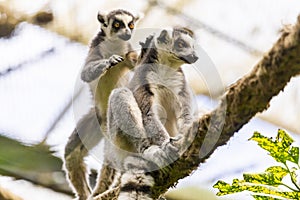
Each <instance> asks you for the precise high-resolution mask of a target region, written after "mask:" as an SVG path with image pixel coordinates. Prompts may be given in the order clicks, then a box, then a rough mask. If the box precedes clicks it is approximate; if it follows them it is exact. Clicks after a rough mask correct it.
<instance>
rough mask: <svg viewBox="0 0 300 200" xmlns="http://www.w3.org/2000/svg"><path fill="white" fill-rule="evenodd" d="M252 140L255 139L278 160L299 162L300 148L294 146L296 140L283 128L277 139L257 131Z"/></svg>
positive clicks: (284, 162) (279, 131)
mask: <svg viewBox="0 0 300 200" xmlns="http://www.w3.org/2000/svg"><path fill="white" fill-rule="evenodd" d="M250 140H254V141H256V142H257V143H258V145H259V146H260V147H261V148H263V149H265V150H266V151H268V152H269V153H270V155H271V156H272V157H273V158H274V159H275V160H276V161H277V162H281V163H283V164H286V161H291V162H293V163H296V164H298V162H299V148H298V147H292V146H291V144H292V143H293V142H294V140H293V139H292V138H291V137H290V136H289V135H288V134H287V133H286V132H285V131H283V130H278V134H277V137H276V139H275V141H273V140H272V139H271V138H267V137H265V136H263V135H261V134H260V133H259V132H255V133H254V134H253V136H252V137H251V138H250Z"/></svg>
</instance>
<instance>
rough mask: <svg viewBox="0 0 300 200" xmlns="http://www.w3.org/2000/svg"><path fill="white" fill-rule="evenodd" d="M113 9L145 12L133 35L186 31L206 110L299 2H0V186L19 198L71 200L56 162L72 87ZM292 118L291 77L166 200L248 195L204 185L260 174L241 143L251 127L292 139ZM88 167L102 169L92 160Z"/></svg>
mask: <svg viewBox="0 0 300 200" xmlns="http://www.w3.org/2000/svg"><path fill="white" fill-rule="evenodd" d="M117 8H122V9H126V10H129V11H131V12H133V13H144V15H145V16H144V18H143V19H142V20H141V21H140V22H139V24H138V26H137V28H139V29H142V28H170V27H172V26H174V25H183V26H187V27H189V28H191V29H192V30H194V32H195V35H196V38H197V44H198V45H200V47H201V48H202V50H203V52H204V53H205V54H206V57H207V58H209V59H208V60H207V61H206V62H204V61H201V59H200V60H199V61H198V62H199V66H201V70H198V71H197V69H193V68H190V69H188V67H186V66H185V67H184V72H185V73H186V75H187V78H188V81H189V83H190V86H191V87H192V88H193V91H194V93H195V95H196V100H197V105H198V107H199V111H200V112H201V113H204V112H208V111H209V110H211V109H213V108H214V107H215V106H216V105H217V102H218V97H219V96H220V95H222V93H223V91H224V88H226V87H227V86H229V85H230V84H232V83H234V82H235V81H236V80H238V79H239V78H240V77H241V76H243V75H245V74H246V73H248V72H249V71H250V70H251V69H252V67H253V66H254V65H255V64H256V63H257V62H258V61H259V59H260V58H261V57H262V56H263V54H264V53H266V52H268V50H269V49H270V48H271V47H272V45H273V44H274V42H275V41H276V40H277V38H278V37H279V36H280V32H281V30H282V28H283V27H284V26H285V25H288V24H294V23H295V22H296V19H297V15H299V14H300V1H298V0H290V1H284V0H264V1H260V0H252V1H246V0H226V1H222V0H176V1H171V0H138V1H136V0H122V1H121V0H110V1H108V0H107V1H103V0H87V1H83V0H64V1H61V0H35V1H30V0H0V174H1V175H2V176H0V190H1V188H3V189H8V190H10V191H11V192H12V193H14V194H16V195H18V196H20V197H22V199H25V200H26V199H30V200H34V199H41V198H42V197H45V196H47V198H48V199H53V200H56V199H61V200H68V199H72V196H71V192H70V188H69V187H68V185H67V183H66V180H65V178H64V174H63V172H62V170H61V169H62V160H61V158H62V155H63V149H64V145H65V144H66V141H67V138H68V136H69V135H70V134H71V132H72V130H73V129H74V127H75V123H76V120H77V118H76V116H74V112H73V107H72V103H73V101H74V102H77V103H79V104H81V103H82V104H83V103H86V101H89V99H88V90H87V88H86V86H85V85H84V84H82V86H81V87H75V85H76V81H77V80H78V75H79V74H80V71H81V67H82V65H83V62H84V59H85V57H86V55H87V51H88V44H89V42H90V41H91V39H92V38H93V37H94V36H95V34H96V33H97V32H98V31H99V23H98V21H97V19H96V16H97V12H98V10H102V11H111V10H113V9H117ZM201 62H202V65H201ZM203 63H204V64H203ZM193 70H196V71H197V72H198V73H195V71H193ZM81 112H82V113H84V112H85V110H83V111H81ZM77 115H78V114H77ZM77 117H78V116H77ZM299 121H300V78H299V77H296V78H293V79H292V80H291V82H290V83H289V84H288V85H287V87H286V88H285V89H284V91H282V92H281V93H280V94H279V95H278V96H277V97H276V98H273V100H272V101H271V103H270V108H269V109H268V110H267V111H265V112H263V113H261V114H258V115H257V116H256V117H255V118H254V119H253V120H251V121H250V123H248V124H247V125H246V126H244V127H243V128H242V129H241V130H240V131H239V133H237V134H236V136H235V137H234V138H233V139H232V140H230V142H229V143H228V145H226V146H223V147H221V148H219V149H218V150H217V151H216V153H215V154H214V155H213V156H212V157H211V158H210V159H209V160H208V161H207V162H206V163H205V164H203V165H201V166H200V167H199V169H198V170H196V171H195V172H194V173H193V174H192V175H191V176H190V177H187V178H185V179H183V180H181V181H180V182H179V184H178V186H177V187H176V188H175V189H172V191H170V194H169V199H186V200H192V199H251V197H250V195H249V194H246V193H245V194H239V195H234V196H228V197H216V196H215V192H216V191H215V190H213V188H212V185H213V184H214V183H215V182H216V181H217V180H219V179H223V180H226V181H231V180H232V178H233V177H240V176H241V175H242V172H258V171H262V170H264V169H265V168H266V167H267V166H269V165H270V164H272V163H273V161H272V160H271V159H269V158H268V157H267V154H266V153H265V152H264V151H262V150H260V149H259V148H258V147H257V146H256V145H255V144H253V143H252V142H249V141H247V140H248V138H250V137H251V136H252V134H253V132H254V131H260V132H261V133H263V134H265V135H267V136H275V135H276V133H277V129H278V128H282V129H285V130H287V131H288V132H289V133H290V134H292V136H293V137H294V138H295V139H296V140H297V141H298V142H300V138H299V137H298V134H300V124H299ZM87 163H88V164H89V166H90V167H91V168H98V167H99V166H100V164H99V163H98V162H97V160H96V159H95V158H93V157H90V158H88V159H87ZM181 195H189V196H181ZM0 199H1V198H0Z"/></svg>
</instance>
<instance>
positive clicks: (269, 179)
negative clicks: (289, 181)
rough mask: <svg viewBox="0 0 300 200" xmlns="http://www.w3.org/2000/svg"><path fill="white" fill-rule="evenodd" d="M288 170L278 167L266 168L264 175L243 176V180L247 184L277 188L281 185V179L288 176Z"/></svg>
mask: <svg viewBox="0 0 300 200" xmlns="http://www.w3.org/2000/svg"><path fill="white" fill-rule="evenodd" d="M288 173H289V172H288V170H286V169H285V168H283V167H280V166H274V167H270V168H268V169H267V170H266V171H265V172H264V173H259V174H244V175H243V177H244V180H245V181H246V182H249V183H256V184H265V185H270V186H278V185H281V184H282V182H281V181H282V179H283V177H285V176H286V175H287V174H288Z"/></svg>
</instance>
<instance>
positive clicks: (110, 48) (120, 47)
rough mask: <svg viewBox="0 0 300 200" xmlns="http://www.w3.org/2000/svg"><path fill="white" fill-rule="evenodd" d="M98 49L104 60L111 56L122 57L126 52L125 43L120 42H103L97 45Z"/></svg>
mask: <svg viewBox="0 0 300 200" xmlns="http://www.w3.org/2000/svg"><path fill="white" fill-rule="evenodd" d="M99 48H100V52H101V54H102V56H103V57H104V58H109V57H110V56H112V55H120V56H124V54H125V53H127V52H128V45H127V42H125V41H122V40H118V41H110V40H105V41H103V42H102V43H101V44H100V45H99Z"/></svg>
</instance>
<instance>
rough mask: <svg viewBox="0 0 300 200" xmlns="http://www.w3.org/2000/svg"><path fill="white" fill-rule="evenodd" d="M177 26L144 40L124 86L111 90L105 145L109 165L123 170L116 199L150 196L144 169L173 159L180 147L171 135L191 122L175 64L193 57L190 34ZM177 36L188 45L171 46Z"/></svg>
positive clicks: (149, 181) (183, 83)
mask: <svg viewBox="0 0 300 200" xmlns="http://www.w3.org/2000/svg"><path fill="white" fill-rule="evenodd" d="M178 30H180V31H178ZM178 30H176V29H174V31H173V34H172V35H170V34H169V33H168V32H167V31H162V33H161V34H160V36H159V37H157V38H155V39H153V37H152V39H151V38H150V39H149V38H147V40H146V43H142V45H143V49H142V55H141V56H140V59H141V62H140V64H139V67H137V69H136V70H135V74H134V76H133V78H132V80H131V82H130V83H129V89H128V88H118V89H115V90H114V91H113V92H112V93H111V96H110V98H109V108H108V113H107V114H108V134H109V135H108V137H109V141H107V143H106V144H107V148H106V149H107V151H108V153H110V154H108V153H107V156H108V157H107V158H108V159H109V161H110V164H112V166H114V167H116V169H117V170H120V171H121V172H123V174H122V178H121V184H120V188H121V191H120V195H119V198H118V199H119V200H125V199H126V200H142V199H152V198H151V193H149V192H150V189H151V187H152V186H153V184H154V180H153V177H151V176H150V175H147V173H146V172H147V171H149V170H154V169H158V168H162V167H165V166H166V165H168V164H170V163H171V162H173V161H174V160H175V159H177V158H178V156H179V155H178V151H179V148H180V146H174V144H173V142H174V141H175V142H178V140H180V139H179V138H175V139H174V138H173V137H177V136H180V135H182V134H183V133H184V132H183V131H185V130H186V127H189V126H191V124H192V119H193V117H194V112H193V109H192V105H191V104H192V102H191V100H192V98H191V94H190V91H189V89H188V87H187V83H186V81H185V77H184V74H183V72H182V70H181V69H180V66H181V65H182V64H184V63H193V62H195V61H196V60H197V56H196V55H195V52H194V47H193V44H192V43H191V42H192V39H191V37H190V36H191V35H190V34H188V33H186V32H184V31H183V30H184V29H178ZM178 39H182V40H185V41H186V42H187V43H188V44H187V45H188V46H187V47H186V48H183V49H182V50H180V49H179V48H177V49H176V48H175V47H174V45H175V42H176V41H177V40H178ZM146 46H147V47H146ZM145 48H148V49H145ZM187 58H191V59H190V60H188V59H187ZM177 144H181V143H180V142H179V143H177ZM153 166H154V167H153ZM95 199H101V195H100V196H98V198H95Z"/></svg>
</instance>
